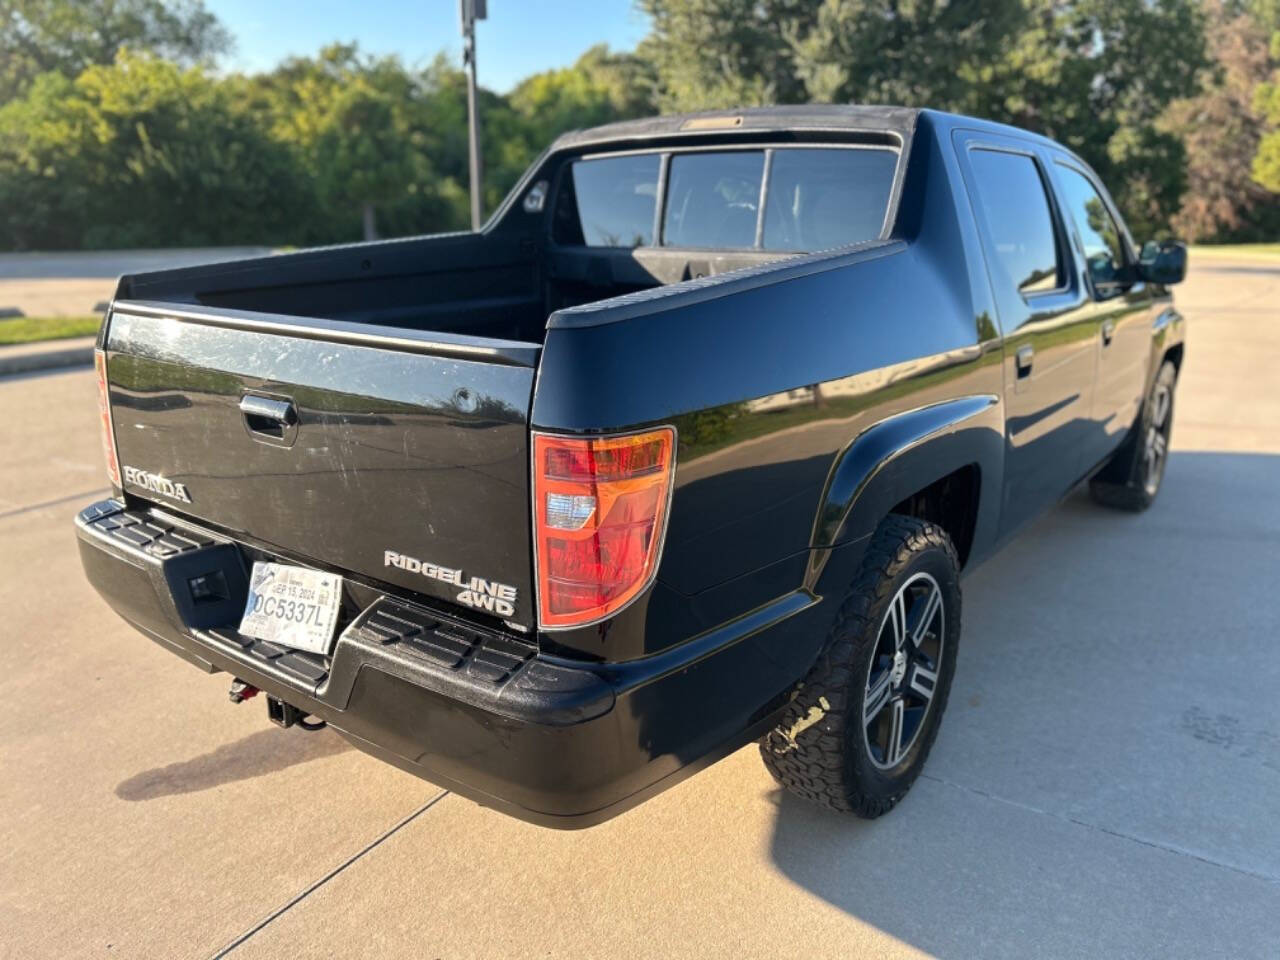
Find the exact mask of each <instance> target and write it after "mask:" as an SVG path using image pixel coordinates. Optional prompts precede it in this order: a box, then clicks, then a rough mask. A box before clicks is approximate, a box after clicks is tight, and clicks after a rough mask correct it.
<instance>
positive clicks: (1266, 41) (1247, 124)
mask: <svg viewBox="0 0 1280 960" xmlns="http://www.w3.org/2000/svg"><path fill="white" fill-rule="evenodd" d="M1204 11H1205V16H1206V21H1207V24H1206V34H1207V40H1208V47H1209V52H1210V54H1211V58H1212V60H1211V65H1210V67H1209V68H1208V69H1206V70H1205V71H1204V72H1203V75H1202V79H1201V90H1200V92H1199V93H1198V94H1197V95H1196V96H1193V97H1187V98H1180V99H1178V100H1175V101H1174V102H1173V103H1172V104H1171V105H1170V106H1169V109H1168V110H1167V111H1166V113H1165V115H1164V117H1163V120H1162V127H1163V129H1165V130H1166V131H1167V132H1168V133H1170V134H1172V135H1173V136H1175V137H1177V138H1178V140H1179V141H1180V142H1181V143H1182V144H1183V147H1184V149H1185V151H1186V156H1187V190H1186V193H1185V194H1184V195H1183V198H1182V206H1181V209H1180V210H1179V211H1178V213H1177V214H1176V216H1175V217H1174V218H1173V228H1174V232H1175V233H1177V235H1178V236H1181V237H1183V238H1185V239H1187V240H1190V241H1197V240H1200V239H1202V238H1206V237H1208V238H1218V239H1223V240H1229V239H1237V238H1248V237H1251V236H1258V237H1264V236H1276V235H1277V234H1278V233H1280V199H1278V198H1276V197H1274V196H1272V195H1270V194H1269V193H1268V192H1267V191H1266V190H1265V189H1264V188H1263V187H1262V186H1260V185H1259V184H1257V183H1256V182H1254V180H1253V179H1252V172H1253V163H1254V156H1255V155H1256V154H1257V153H1258V149H1259V144H1260V142H1261V140H1262V137H1263V132H1264V116H1263V111H1262V110H1260V109H1258V108H1257V107H1256V105H1255V93H1256V91H1257V89H1258V87H1259V85H1260V84H1263V83H1264V82H1265V81H1266V80H1267V78H1268V76H1269V74H1270V71H1271V69H1272V61H1271V57H1270V54H1269V50H1268V48H1269V45H1270V32H1271V31H1270V30H1269V29H1268V27H1267V24H1266V22H1265V18H1264V17H1263V16H1261V15H1259V14H1256V13H1254V12H1253V11H1251V10H1249V9H1247V8H1246V7H1245V6H1244V5H1243V4H1240V3H1238V2H1230V0H1205V3H1204Z"/></svg>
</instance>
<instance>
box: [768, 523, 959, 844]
mask: <svg viewBox="0 0 1280 960" xmlns="http://www.w3.org/2000/svg"><path fill="white" fill-rule="evenodd" d="M959 571H960V563H959V560H958V558H957V556H956V551H955V547H954V546H953V545H952V543H951V539H950V538H949V537H948V536H947V534H946V532H945V531H943V530H942V528H941V527H938V526H936V525H935V524H932V523H928V522H926V521H923V520H919V519H916V518H914V517H907V516H902V515H899V514H890V515H889V516H888V517H887V518H885V520H884V521H883V522H882V523H881V524H880V527H879V528H878V529H877V530H876V533H875V535H874V536H873V537H872V540H871V544H870V545H869V547H868V548H867V553H866V556H865V557H864V559H863V562H862V568H861V570H860V572H859V574H858V576H857V578H856V579H855V580H854V582H853V584H852V585H851V586H850V587H849V590H848V593H847V594H846V596H845V598H844V600H843V601H842V603H841V606H840V610H839V613H838V615H837V617H836V621H835V623H834V624H833V626H832V628H831V630H830V633H829V634H828V637H827V642H826V644H825V646H824V649H823V652H822V654H821V655H820V657H819V658H818V661H817V662H816V663H815V664H814V666H813V668H812V670H810V672H809V674H808V676H807V677H805V679H804V682H803V683H802V684H801V685H800V687H799V688H798V690H797V693H796V696H795V698H794V699H793V700H792V702H791V704H790V705H789V706H788V708H787V710H786V713H785V714H784V716H783V718H782V720H781V722H780V723H779V724H778V725H777V726H776V727H775V728H774V729H773V730H771V731H770V732H769V733H768V734H766V735H765V736H764V737H763V738H762V739H761V741H760V755H761V756H762V757H763V758H764V764H765V767H767V768H768V770H769V772H770V773H771V774H772V775H773V777H774V779H776V780H777V781H778V782H779V783H780V784H781V785H782V786H784V787H786V788H787V790H789V791H790V792H792V793H794V794H796V795H798V796H801V797H804V798H805V799H807V800H811V801H814V802H816V803H819V804H822V805H823V806H826V807H829V808H831V809H833V810H838V811H844V812H851V813H854V814H857V815H858V816H860V817H866V818H868V819H870V818H873V817H878V816H880V815H881V814H883V813H887V812H888V811H889V810H891V809H892V808H893V807H894V805H895V804H897V802H898V801H899V800H901V799H902V797H903V796H904V795H905V794H906V792H907V790H909V789H910V787H911V784H912V783H913V782H915V779H916V777H917V776H919V774H920V770H921V768H922V767H923V766H924V763H925V759H926V758H927V757H928V754H929V750H930V748H931V747H932V746H933V741H934V738H935V737H936V736H937V733H938V725H939V722H940V720H941V717H942V714H943V711H944V710H945V709H946V705H947V696H948V694H949V692H950V690H951V679H952V676H953V674H954V673H955V663H956V650H957V647H958V644H959V640H960V583H959ZM922 574H925V575H927V576H928V577H929V578H932V580H933V581H935V582H936V586H937V587H938V589H939V593H940V595H941V600H940V603H941V606H942V611H943V620H942V624H943V626H942V628H941V631H940V632H941V640H940V649H939V657H938V663H937V664H936V665H937V667H938V669H937V677H936V682H935V686H934V691H933V695H932V699H931V700H929V701H928V702H927V705H926V706H925V708H924V714H923V717H922V719H920V720H919V721H918V722H917V727H916V729H917V731H918V732H917V734H916V735H915V737H914V739H913V741H912V743H911V745H910V747H909V748H908V749H906V750H905V751H904V752H903V754H902V758H901V760H900V762H897V763H895V764H893V765H892V766H889V767H880V766H878V763H879V760H877V759H876V758H875V757H874V755H873V753H874V751H873V748H872V747H871V745H870V735H869V734H868V733H867V732H866V731H867V726H866V724H863V723H862V722H861V721H862V718H863V716H864V709H865V704H866V699H867V695H868V692H869V690H868V688H869V687H870V685H871V683H872V676H873V670H874V669H875V667H876V665H875V664H873V663H872V659H873V657H874V658H875V659H876V661H877V664H878V663H882V662H883V656H882V655H880V654H878V652H877V651H878V650H882V649H883V647H882V643H883V637H882V634H881V630H882V628H886V629H887V628H889V627H890V626H891V623H890V615H889V609H890V606H891V604H894V603H895V602H896V598H897V597H898V594H899V592H900V591H902V592H906V590H909V589H914V587H913V586H912V584H913V581H914V582H917V583H918V582H922V579H923V578H922V577H921V575H922ZM925 615H927V614H921V615H920V616H921V617H923V616H925ZM904 632H905V631H904ZM906 642H908V643H910V642H911V640H910V639H908V640H907V641H906ZM876 675H878V676H882V675H883V671H879V672H877V673H876ZM880 759H885V758H884V757H883V756H882V757H881V758H880Z"/></svg>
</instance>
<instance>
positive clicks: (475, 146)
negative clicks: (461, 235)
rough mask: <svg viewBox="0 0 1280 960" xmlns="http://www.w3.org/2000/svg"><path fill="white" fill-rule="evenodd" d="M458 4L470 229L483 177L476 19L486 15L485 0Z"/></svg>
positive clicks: (478, 211) (477, 212)
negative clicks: (464, 71)
mask: <svg viewBox="0 0 1280 960" xmlns="http://www.w3.org/2000/svg"><path fill="white" fill-rule="evenodd" d="M459 2H460V3H461V4H462V63H463V65H464V66H465V67H466V68H467V127H468V128H469V129H468V141H469V144H470V147H471V229H472V230H479V229H480V222H481V220H480V217H481V209H480V208H481V205H482V201H481V194H482V193H483V192H484V191H483V179H482V175H481V172H480V117H479V115H478V113H477V111H476V21H477V20H483V19H485V17H486V16H487V15H488V0H459Z"/></svg>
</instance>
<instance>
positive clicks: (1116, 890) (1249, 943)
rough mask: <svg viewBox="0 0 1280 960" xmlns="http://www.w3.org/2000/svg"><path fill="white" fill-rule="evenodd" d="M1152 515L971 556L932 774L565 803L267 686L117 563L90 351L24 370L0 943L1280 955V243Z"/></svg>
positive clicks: (2, 587)
mask: <svg viewBox="0 0 1280 960" xmlns="http://www.w3.org/2000/svg"><path fill="white" fill-rule="evenodd" d="M1179 300H1180V304H1181V306H1182V308H1183V309H1184V311H1185V312H1186V313H1187V314H1188V315H1189V316H1190V317H1191V320H1192V324H1193V326H1192V328H1191V332H1190V338H1191V339H1190V343H1189V347H1188V354H1187V356H1188V359H1187V365H1186V369H1185V372H1184V375H1183V378H1182V383H1181V385H1180V389H1179V394H1178V401H1177V408H1176V417H1177V420H1176V429H1175V433H1174V447H1175V450H1176V453H1175V454H1174V456H1173V458H1172V460H1171V462H1170V465H1169V472H1168V476H1167V479H1166V486H1165V489H1164V490H1163V492H1162V493H1161V497H1160V500H1159V502H1158V503H1157V505H1156V506H1155V507H1154V508H1153V509H1152V510H1150V511H1149V512H1148V513H1146V514H1144V515H1142V516H1137V517H1134V516H1127V515H1122V514H1116V513H1110V512H1107V511H1104V510H1102V509H1100V508H1096V507H1094V506H1093V505H1092V504H1091V503H1090V502H1089V500H1088V498H1087V497H1085V496H1083V495H1076V496H1073V497H1072V498H1070V499H1069V500H1068V501H1067V502H1066V503H1064V504H1063V505H1062V506H1061V507H1059V508H1058V509H1056V510H1055V511H1053V512H1052V513H1051V514H1049V515H1048V516H1047V517H1045V518H1044V519H1043V520H1042V521H1040V522H1039V523H1038V524H1037V525H1036V526H1035V527H1034V528H1032V529H1031V530H1030V531H1028V532H1027V533H1026V534H1024V535H1023V536H1022V537H1021V539H1019V540H1018V541H1016V542H1015V543H1014V544H1013V545H1012V546H1010V547H1009V548H1008V549H1007V550H1006V551H1005V552H1004V553H1002V554H1001V555H999V556H998V557H996V558H995V559H993V560H992V561H990V562H989V563H988V564H987V565H986V566H984V567H982V568H981V569H979V570H977V571H976V572H974V573H973V574H972V575H971V576H970V577H969V578H968V579H967V580H966V581H965V585H964V589H965V635H964V641H963V645H962V649H961V654H960V665H959V670H958V672H957V675H956V679H955V687H954V689H953V692H952V696H951V706H950V709H949V712H948V715H947V718H946V721H945V722H944V724H943V727H942V732H941V735H940V736H939V739H938V742H937V745H936V747H935V748H934V751H933V755H932V757H931V759H930V761H929V766H928V768H927V772H926V774H925V775H924V776H923V777H922V779H921V780H920V781H919V782H918V783H917V785H916V787H915V788H914V789H913V791H912V792H911V794H910V795H909V796H908V797H907V799H906V800H905V801H904V802H903V803H902V805H901V806H900V807H899V808H898V809H897V810H895V811H894V812H893V813H891V814H890V815H889V816H887V817H884V818H882V819H881V820H878V821H875V822H861V821H857V820H849V819H844V818H841V817H837V816H835V815H831V814H828V813H826V812H823V811H821V810H818V809H815V808H811V807H809V806H806V805H805V804H803V803H802V802H799V801H795V800H793V799H792V798H790V797H789V796H784V795H783V794H781V793H780V792H779V791H778V790H777V789H776V788H775V787H774V784H773V782H772V781H771V780H770V779H769V777H768V775H767V774H766V773H765V772H764V769H763V767H762V766H761V764H760V762H759V759H758V757H757V756H756V752H755V748H754V747H752V748H748V749H745V750H742V751H740V752H739V753H737V754H735V755H734V756H732V757H730V758H729V759H727V760H725V761H723V762H722V763H720V764H718V765H717V766H715V767H713V768H711V769H710V770H708V771H706V772H704V773H702V774H700V775H699V776H697V777H695V778H693V779H691V780H689V781H687V782H686V783H684V784H682V785H681V786H679V787H677V788H675V789H673V790H671V791H668V792H667V793H665V794H663V795H662V796H660V797H659V798H657V799H656V800H654V801H652V802H650V803H648V804H646V805H644V806H642V807H640V808H638V809H637V810H635V811H633V812H631V813H629V814H627V815H625V816H623V817H621V818H619V819H617V820H614V821H611V822H610V823H608V824H605V825H603V826H601V827H597V828H595V829H592V830H588V831H585V832H579V833H557V832H552V831H548V830H543V829H540V828H537V827H533V826H529V825H526V824H522V823H519V822H516V821H514V820H510V819H507V818H504V817H502V816H500V815H498V814H496V813H493V812H490V811H487V810H484V809H482V808H480V807H478V806H476V805H474V804H472V803H471V802H469V801H467V800H464V799H462V798H460V797H457V796H455V795H452V794H448V793H444V792H442V791H440V790H438V789H436V788H434V787H432V786H430V785H429V784H426V783H423V782H420V781H417V780H414V779H412V778H410V777H409V776H407V775H405V774H402V773H400V772H398V771H396V770H393V769H391V768H389V767H386V766H384V765H382V764H379V763H377V762H375V761H374V760H371V759H369V758H366V757H364V756H363V755H361V754H359V753H357V752H355V751H353V750H351V749H348V748H346V747H345V746H344V745H343V743H342V741H340V740H339V739H338V738H337V737H336V736H335V735H333V734H330V733H328V732H322V733H318V734H307V733H303V732H301V731H298V730H288V731H280V730H276V729H275V728H273V727H271V726H269V725H268V724H267V722H266V718H265V717H264V716H263V709H262V707H261V706H260V705H259V704H258V703H256V702H254V703H251V704H249V705H245V706H240V707H232V706H230V705H229V704H228V703H227V701H226V695H225V692H226V686H227V682H228V678H226V677H225V676H214V677H209V676H205V675H203V674H200V673H199V672H197V671H195V670H193V669H191V668H190V667H188V666H187V665H185V664H184V663H182V662H180V661H179V660H178V659H177V658H175V657H173V656H171V655H169V654H167V653H165V652H163V651H161V650H160V649H159V648H157V647H156V646H154V645H153V644H151V643H149V642H147V641H145V640H144V639H142V638H141V637H140V636H138V635H136V634H135V633H134V632H133V631H132V630H131V629H130V628H128V627H126V626H125V625H124V624H123V623H122V622H121V621H120V620H118V619H117V618H116V617H115V616H114V615H113V614H112V613H111V612H110V611H109V610H108V609H107V608H106V607H105V606H104V605H103V604H102V603H101V602H100V601H99V600H98V599H97V597H96V595H95V594H94V593H93V592H92V590H90V588H89V587H88V586H87V585H86V584H85V583H84V581H83V579H82V577H81V573H80V568H79V562H78V559H77V557H76V552H75V540H74V536H73V534H72V530H71V515H72V514H73V512H74V510H75V509H76V508H77V507H78V506H79V505H81V504H82V503H84V502H87V501H89V500H90V499H91V498H93V497H94V496H95V495H97V494H98V493H100V492H102V491H103V490H104V488H105V479H104V475H103V471H102V469H101V467H100V454H99V448H98V437H97V432H96V423H95V397H94V392H93V385H92V381H91V378H90V374H89V373H88V372H86V371H75V372H70V373H62V374H55V375H45V376H32V377H26V378H18V379H10V380H5V381H0V422H3V423H4V425H5V426H4V434H3V440H2V441H0V443H2V444H3V446H2V448H0V452H2V453H3V456H0V538H2V540H0V542H2V543H3V547H4V549H3V550H0V598H2V600H3V604H4V610H5V622H4V625H3V627H0V638H2V640H0V649H2V650H3V652H4V655H5V659H4V669H3V670H2V671H0V769H2V770H3V774H4V775H3V776H2V777H0V851H2V853H0V955H5V956H57V957H74V956H129V957H204V956H210V955H214V954H218V953H219V952H221V951H225V950H230V952H231V953H232V954H233V955H234V956H237V957H239V956H245V957H253V956H262V957H280V956H304V957H312V956H334V957H347V956H406V957H451V958H452V957H480V956H486V957H504V958H505V957H587V958H591V957H616V956H626V957H635V956H645V957H648V956H653V957H666V956H680V957H684V956H692V957H732V958H742V957H756V956H760V957H767V956H806V957H808V956H814V957H883V956H918V955H926V954H932V955H937V956H942V957H970V956H983V957H1011V958H1013V957H1016V958H1025V957H1088V958H1093V957H1103V956H1123V957H1161V958H1165V957H1196V958H1203V957H1231V958H1239V957H1275V956H1276V955H1277V951H1278V948H1277V943H1278V942H1280V816H1277V813H1278V812H1280V697H1277V693H1276V691H1277V690H1280V649H1278V647H1277V639H1278V635H1280V499H1278V497H1277V494H1278V493H1280V389H1277V388H1278V387H1280V380H1278V377H1280V374H1277V372H1276V371H1277V369H1280V315H1278V313H1277V308H1276V304H1277V303H1280V262H1277V263H1276V264H1273V265H1268V264H1259V263H1251V264H1250V263H1238V264H1237V263H1231V262H1224V261H1214V262H1211V263H1205V264H1203V265H1201V266H1198V267H1196V268H1195V270H1194V272H1193V275H1192V277H1191V279H1190V280H1189V281H1188V283H1187V284H1186V285H1185V286H1184V287H1183V288H1181V289H1180V290H1179Z"/></svg>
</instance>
